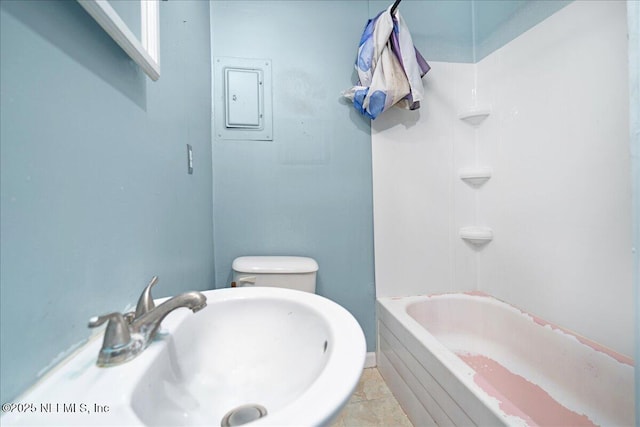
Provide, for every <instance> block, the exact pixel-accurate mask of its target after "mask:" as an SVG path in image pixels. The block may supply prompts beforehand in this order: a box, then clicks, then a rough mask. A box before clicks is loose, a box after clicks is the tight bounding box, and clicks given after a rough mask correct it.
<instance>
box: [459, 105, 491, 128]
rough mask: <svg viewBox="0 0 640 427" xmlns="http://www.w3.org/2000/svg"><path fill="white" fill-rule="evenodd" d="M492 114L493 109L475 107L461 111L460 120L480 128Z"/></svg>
mask: <svg viewBox="0 0 640 427" xmlns="http://www.w3.org/2000/svg"><path fill="white" fill-rule="evenodd" d="M490 114H491V107H474V108H469V109H468V110H464V111H461V112H460V113H459V114H458V118H459V119H460V120H462V121H464V122H467V123H468V124H470V125H471V126H478V125H480V123H482V122H483V121H484V119H486V118H487V117H489V115H490Z"/></svg>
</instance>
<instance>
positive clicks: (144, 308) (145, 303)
mask: <svg viewBox="0 0 640 427" xmlns="http://www.w3.org/2000/svg"><path fill="white" fill-rule="evenodd" d="M156 283H158V276H153V277H152V278H151V281H150V282H149V284H148V285H147V287H146V288H144V291H142V295H140V298H139V299H138V305H136V314H135V318H136V319H137V318H138V317H140V316H142V315H143V314H145V313H148V312H149V311H151V310H153V309H154V308H155V307H156V305H155V304H154V302H153V297H152V296H151V288H152V287H153V286H154V285H155V284H156Z"/></svg>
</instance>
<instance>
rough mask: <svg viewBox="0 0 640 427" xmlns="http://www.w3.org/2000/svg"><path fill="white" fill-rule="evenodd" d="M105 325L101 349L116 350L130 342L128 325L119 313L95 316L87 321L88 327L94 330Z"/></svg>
mask: <svg viewBox="0 0 640 427" xmlns="http://www.w3.org/2000/svg"><path fill="white" fill-rule="evenodd" d="M107 321H108V322H109V323H107V330H106V331H105V333H104V341H103V344H102V348H103V349H105V348H118V347H122V346H124V345H127V344H129V343H130V342H131V333H130V332H129V325H128V324H127V321H126V320H125V319H124V316H123V315H122V314H121V313H118V312H115V313H109V314H105V315H103V316H96V317H92V318H91V319H89V327H90V328H95V327H98V326H100V325H102V324H103V323H104V322H107Z"/></svg>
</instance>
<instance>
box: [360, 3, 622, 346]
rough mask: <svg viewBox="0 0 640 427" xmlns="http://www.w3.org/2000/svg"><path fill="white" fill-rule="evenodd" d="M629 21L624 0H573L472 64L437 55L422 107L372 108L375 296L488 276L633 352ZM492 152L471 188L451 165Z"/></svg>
mask: <svg viewBox="0 0 640 427" xmlns="http://www.w3.org/2000/svg"><path fill="white" fill-rule="evenodd" d="M626 28H627V25H626V3H625V2H624V1H619V2H618V1H614V2H611V1H576V2H574V3H572V4H570V5H569V6H567V7H565V8H564V9H562V10H560V11H559V12H557V13H556V14H554V15H553V16H551V17H550V18H548V19H546V20H545V21H543V22H541V23H540V24H538V25H537V26H535V27H534V28H532V29H530V30H529V31H527V32H525V33H524V34H522V35H520V36H519V37H517V38H516V39H515V40H513V41H511V42H510V43H508V44H507V45H505V46H503V47H502V48H500V49H499V50H497V51H495V52H493V53H492V54H490V55H489V56H487V57H486V58H484V59H483V60H482V61H480V62H479V63H477V64H454V63H438V62H433V63H431V65H432V70H431V71H430V72H429V74H427V76H426V77H425V79H424V83H425V94H426V95H425V98H426V99H425V101H424V102H423V107H422V108H421V109H420V110H419V111H416V112H407V111H402V110H398V109H393V110H390V111H388V112H386V113H385V114H383V115H381V116H380V117H379V118H378V119H377V120H376V121H374V122H373V126H372V144H373V183H374V227H375V251H376V252H375V256H376V291H377V296H378V297H384V296H405V295H419V294H426V293H437V292H454V291H460V290H471V289H475V290H482V291H485V292H487V293H490V294H492V295H494V296H496V297H498V298H500V299H503V300H505V301H508V302H510V303H513V304H515V305H517V306H519V307H521V308H522V309H524V310H526V311H528V312H530V313H534V314H536V315H538V316H541V317H543V318H545V319H547V320H549V321H551V322H554V323H556V324H559V325H561V326H563V327H566V328H568V329H571V330H574V331H576V332H577V333H579V334H581V335H584V336H586V337H589V338H591V339H593V340H595V341H597V342H599V343H601V344H603V345H606V346H608V347H610V348H612V349H614V350H616V351H618V352H620V353H623V354H626V355H632V354H633V285H632V279H631V272H632V255H631V246H632V241H631V221H632V218H631V182H630V179H629V177H630V158H629V148H628V147H629V145H628V138H629V136H628V135H629V134H628V129H629V123H628V120H629V114H628V108H629V107H628V96H629V95H628V66H627V42H626V37H627V34H626V33H627V31H626ZM425 54H426V55H427V57H428V52H425ZM594 99H597V100H598V101H597V102H593V100H594ZM483 106H490V107H491V115H490V116H489V117H488V118H487V119H486V120H485V121H484V122H483V123H482V124H481V125H480V126H479V127H477V128H474V127H472V126H470V125H468V124H467V123H464V122H462V121H460V120H459V118H458V116H459V113H460V111H464V110H465V109H469V108H472V107H483ZM485 166H486V167H490V168H491V169H492V177H491V180H490V181H488V182H487V183H486V184H485V185H483V186H482V187H479V188H471V187H469V186H468V185H467V184H465V183H464V182H463V181H462V180H460V178H459V177H458V175H457V174H458V171H459V170H460V169H464V168H470V167H485ZM470 225H478V226H487V227H490V228H492V230H493V233H494V239H493V241H492V242H490V243H489V244H487V245H486V246H484V247H481V248H474V247H471V246H470V245H469V244H467V243H465V242H464V241H462V240H461V239H460V238H459V237H458V230H459V228H461V227H464V226H470Z"/></svg>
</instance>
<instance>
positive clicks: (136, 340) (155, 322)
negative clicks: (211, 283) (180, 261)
mask: <svg viewBox="0 0 640 427" xmlns="http://www.w3.org/2000/svg"><path fill="white" fill-rule="evenodd" d="M157 282H158V277H157V276H154V277H153V278H152V279H151V281H150V282H149V284H148V285H147V286H146V287H145V288H144V291H143V292H142V295H140V298H139V299H138V305H137V306H136V311H135V313H127V314H124V315H123V314H121V313H117V312H116V313H109V314H105V315H103V316H99V317H92V318H91V319H89V327H90V328H95V327H97V326H100V325H102V324H103V323H104V322H108V323H107V329H106V331H105V333H104V340H103V342H102V348H101V349H100V353H99V355H98V362H97V365H98V366H100V367H108V366H115V365H119V364H121V363H124V362H127V361H129V360H131V359H133V358H134V357H136V356H137V355H139V354H140V353H142V352H143V351H144V349H145V348H147V346H148V345H149V343H150V342H151V341H152V340H153V338H154V337H155V335H156V333H157V332H158V328H159V327H160V324H161V323H162V321H163V320H164V318H165V317H166V316H167V315H168V314H169V313H171V312H172V311H173V310H176V309H178V308H182V307H185V308H188V309H190V310H191V311H193V312H194V313H195V312H197V311H200V310H202V309H203V308H204V307H206V305H207V297H205V296H204V295H203V294H201V293H200V292H195V291H193V292H186V293H184V294H180V295H177V296H175V297H173V298H170V299H168V300H166V301H165V302H163V303H162V304H160V305H159V306H157V307H156V306H155V303H154V302H153V298H152V297H151V288H152V287H153V286H154V285H155V284H156V283H157Z"/></svg>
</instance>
